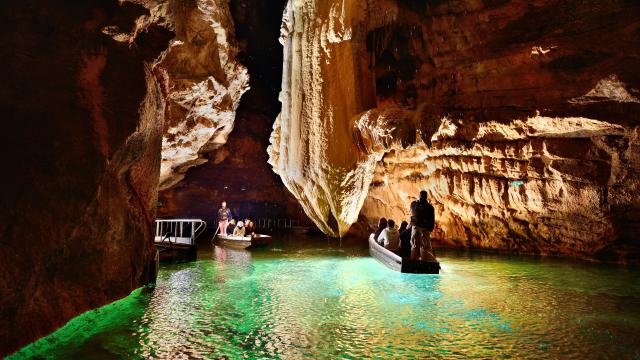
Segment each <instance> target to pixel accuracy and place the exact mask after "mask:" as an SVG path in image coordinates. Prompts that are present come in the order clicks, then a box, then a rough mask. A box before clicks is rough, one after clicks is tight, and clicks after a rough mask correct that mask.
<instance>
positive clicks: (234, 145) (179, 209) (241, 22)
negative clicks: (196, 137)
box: [158, 0, 308, 232]
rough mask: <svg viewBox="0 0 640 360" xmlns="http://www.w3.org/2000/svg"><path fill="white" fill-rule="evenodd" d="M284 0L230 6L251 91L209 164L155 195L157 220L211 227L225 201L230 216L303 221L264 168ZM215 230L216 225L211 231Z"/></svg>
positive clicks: (274, 109) (275, 107)
mask: <svg viewBox="0 0 640 360" xmlns="http://www.w3.org/2000/svg"><path fill="white" fill-rule="evenodd" d="M285 4H286V0H235V1H233V2H231V3H230V4H229V6H230V12H231V16H232V19H233V24H234V26H235V35H236V42H237V43H238V49H239V52H238V54H237V59H238V60H239V61H240V62H242V64H244V65H245V66H246V67H247V69H248V71H249V75H250V77H251V88H250V89H249V90H248V91H247V92H246V93H245V94H244V95H243V96H242V99H241V101H240V105H239V106H238V109H237V110H236V119H235V121H234V131H233V132H231V134H229V137H228V139H227V142H226V143H225V144H224V145H223V146H222V147H220V148H219V149H217V150H213V151H207V152H203V153H202V156H203V157H204V158H206V159H208V161H207V162H206V163H205V164H202V165H200V166H197V167H192V168H191V169H189V171H187V173H186V174H185V178H184V179H183V180H181V181H180V182H179V183H178V184H176V185H175V186H173V187H171V188H168V189H164V190H162V191H161V192H160V194H159V203H160V205H161V206H160V207H159V208H158V216H159V217H165V218H171V217H195V218H200V219H203V220H205V221H207V223H208V224H215V221H216V219H215V214H216V209H217V208H218V207H219V206H220V202H221V201H222V200H223V199H224V200H226V201H227V202H228V206H229V207H230V208H231V210H232V212H233V214H234V216H236V217H237V216H243V217H250V218H252V219H254V220H255V219H260V218H269V219H274V218H280V219H293V220H294V221H295V220H297V221H299V222H300V223H302V224H307V223H308V219H306V216H305V215H304V213H303V212H302V210H301V209H300V206H299V205H298V202H297V201H296V199H295V198H293V196H291V195H290V194H289V193H288V191H287V190H286V188H285V187H284V185H283V184H282V182H281V181H280V179H279V178H278V176H277V175H276V174H274V173H273V171H271V167H270V166H269V165H268V164H267V153H266V152H265V151H264V150H265V149H266V148H267V146H268V145H269V134H270V132H271V127H272V125H273V121H274V119H275V117H276V115H277V114H278V112H279V111H280V102H279V101H278V93H279V91H280V80H281V76H282V75H281V74H282V47H281V46H280V44H279V43H278V38H279V33H280V23H281V19H282V10H283V9H284V6H285ZM210 229H211V231H212V232H213V231H214V230H215V225H214V226H213V227H210Z"/></svg>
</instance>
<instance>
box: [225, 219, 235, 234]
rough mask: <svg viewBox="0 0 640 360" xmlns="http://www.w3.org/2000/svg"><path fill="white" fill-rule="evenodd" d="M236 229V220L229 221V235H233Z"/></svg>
mask: <svg viewBox="0 0 640 360" xmlns="http://www.w3.org/2000/svg"><path fill="white" fill-rule="evenodd" d="M235 228H236V221H235V220H234V219H231V220H229V225H227V234H229V235H231V234H233V230H234V229H235Z"/></svg>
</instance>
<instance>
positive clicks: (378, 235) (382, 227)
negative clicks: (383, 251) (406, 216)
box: [373, 218, 387, 244]
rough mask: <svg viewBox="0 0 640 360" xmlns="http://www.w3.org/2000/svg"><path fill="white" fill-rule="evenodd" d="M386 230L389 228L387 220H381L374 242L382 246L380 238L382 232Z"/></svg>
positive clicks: (374, 235) (374, 234)
mask: <svg viewBox="0 0 640 360" xmlns="http://www.w3.org/2000/svg"><path fill="white" fill-rule="evenodd" d="M386 228H387V219H385V218H380V220H379V221H378V228H377V229H376V232H375V233H373V240H375V241H376V242H377V243H378V244H380V241H378V237H380V234H381V233H382V230H384V229H386Z"/></svg>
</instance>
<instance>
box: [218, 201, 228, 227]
mask: <svg viewBox="0 0 640 360" xmlns="http://www.w3.org/2000/svg"><path fill="white" fill-rule="evenodd" d="M229 220H231V210H229V209H228V208H227V202H226V201H223V202H222V207H221V208H220V209H218V229H220V235H227V226H229Z"/></svg>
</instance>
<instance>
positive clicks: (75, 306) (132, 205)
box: [0, 1, 173, 357]
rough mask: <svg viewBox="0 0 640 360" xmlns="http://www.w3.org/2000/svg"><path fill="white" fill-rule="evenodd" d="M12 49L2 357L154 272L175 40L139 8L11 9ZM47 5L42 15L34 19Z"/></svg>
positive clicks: (6, 106)
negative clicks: (168, 63) (162, 63)
mask: <svg viewBox="0 0 640 360" xmlns="http://www.w3.org/2000/svg"><path fill="white" fill-rule="evenodd" d="M0 8H1V11H0V13H1V14H2V16H3V17H6V19H3V23H6V24H9V23H10V24H12V26H11V27H9V28H7V29H6V30H7V31H5V32H3V33H2V34H1V35H0V36H1V37H2V43H3V44H4V45H5V46H7V48H10V49H12V52H11V53H10V54H9V53H7V54H5V55H6V56H2V58H1V59H0V63H1V64H2V68H3V69H4V71H5V73H4V74H5V76H4V79H3V81H2V83H1V84H0V92H1V93H2V94H3V105H2V106H3V113H4V114H5V122H4V129H3V131H2V132H1V133H0V134H1V135H0V136H2V141H0V147H1V151H2V153H3V154H5V155H6V156H5V157H4V166H5V171H4V173H3V174H4V176H3V181H2V186H1V187H0V219H1V220H2V221H0V257H1V258H2V261H0V272H1V273H2V275H1V276H0V357H3V356H5V355H7V354H8V353H10V352H12V351H13V350H17V349H18V348H19V347H21V346H23V345H25V344H26V343H28V342H30V341H33V340H35V339H37V338H38V337H41V336H43V335H46V334H48V333H49V332H51V331H53V330H55V329H56V328H57V327H59V326H61V325H63V324H64V323H65V322H66V321H68V320H69V319H71V318H72V317H74V316H76V315H78V314H80V313H83V312H85V311H87V310H90V309H92V308H96V307H99V306H101V305H104V304H106V303H109V302H111V301H114V300H116V299H118V298H121V297H124V296H126V295H128V294H129V293H130V292H131V291H132V290H133V289H135V288H138V287H140V286H142V285H143V284H146V283H148V282H149V281H151V280H152V279H153V278H154V276H155V266H154V265H155V262H154V258H155V256H154V255H155V252H154V249H153V245H152V241H151V239H152V238H153V230H154V226H153V221H154V218H155V204H156V197H157V186H158V175H159V172H160V147H161V141H162V133H163V128H162V123H163V115H164V107H165V102H164V96H163V92H162V83H161V82H160V81H158V79H161V76H160V75H159V74H158V75H157V76H156V74H155V73H154V72H155V70H157V69H156V68H154V59H156V58H157V57H158V56H159V55H160V53H161V51H162V50H163V49H165V48H166V47H167V45H168V42H169V39H170V38H171V37H173V34H172V33H171V32H170V31H168V30H166V29H165V28H163V27H161V26H158V25H157V24H155V25H154V24H142V23H138V22H137V20H139V19H141V18H140V17H141V16H144V15H145V13H146V12H145V10H144V9H143V8H142V7H140V6H138V5H133V4H130V3H124V4H119V3H118V2H117V1H103V2H99V3H98V2H73V3H71V2H59V1H15V2H13V1H12V2H5V3H3V4H2V5H0ZM34 9H37V11H34Z"/></svg>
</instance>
